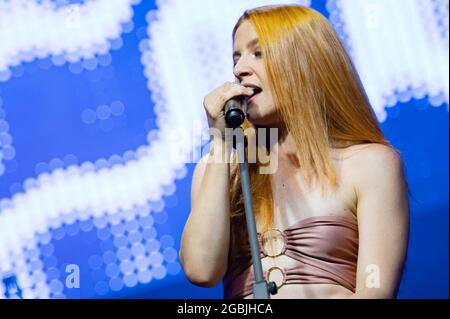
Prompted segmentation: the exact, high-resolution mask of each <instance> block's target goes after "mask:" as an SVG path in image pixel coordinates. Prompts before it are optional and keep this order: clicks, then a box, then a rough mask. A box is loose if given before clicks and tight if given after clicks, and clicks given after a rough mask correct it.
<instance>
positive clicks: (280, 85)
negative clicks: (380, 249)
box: [230, 5, 390, 256]
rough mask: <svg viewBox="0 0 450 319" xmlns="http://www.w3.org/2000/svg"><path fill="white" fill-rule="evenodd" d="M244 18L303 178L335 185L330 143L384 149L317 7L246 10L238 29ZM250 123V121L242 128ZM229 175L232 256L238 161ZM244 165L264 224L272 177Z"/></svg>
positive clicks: (268, 222)
mask: <svg viewBox="0 0 450 319" xmlns="http://www.w3.org/2000/svg"><path fill="white" fill-rule="evenodd" d="M244 21H250V22H251V23H252V24H253V26H254V28H255V30H256V33H257V35H258V39H259V42H260V45H261V47H262V50H263V56H264V63H265V67H266V70H267V74H268V77H269V82H270V86H271V87H270V89H271V91H272V96H273V100H274V103H275V105H276V107H277V109H278V112H279V114H280V116H281V120H282V121H283V123H284V125H285V126H286V128H287V130H288V131H289V132H290V133H291V135H292V138H293V140H294V142H295V144H296V147H297V150H301V152H298V154H297V157H298V163H299V165H300V167H302V170H303V173H304V175H305V177H306V178H307V181H308V182H309V183H312V182H313V181H316V182H317V183H318V185H320V186H321V188H322V189H324V190H325V189H335V188H336V187H337V175H336V171H335V167H334V165H333V162H332V159H331V156H330V148H331V147H334V146H335V145H337V144H339V143H343V144H346V145H355V144H362V143H379V144H383V145H387V146H390V145H389V143H388V142H387V141H386V139H385V137H384V135H383V132H382V130H381V128H380V126H379V123H378V121H377V119H376V116H375V114H374V112H373V110H372V108H371V106H370V104H369V101H368V98H367V96H366V94H365V92H364V89H363V87H362V84H361V82H360V80H359V77H358V74H357V72H356V70H355V67H354V65H353V63H352V61H351V59H350V57H349V56H348V54H347V52H346V50H345V48H344V46H343V44H342V43H341V41H340V39H339V36H338V35H337V33H336V32H335V30H334V29H333V27H332V26H331V24H330V23H329V22H328V21H327V19H326V18H325V17H323V16H322V15H321V14H320V13H318V12H317V11H315V10H313V9H310V8H307V7H303V6H299V5H281V6H265V7H259V8H256V9H252V10H248V11H246V12H245V13H244V14H243V15H242V16H241V17H240V18H239V20H238V22H237V23H236V25H235V27H234V30H233V40H234V36H235V33H236V30H237V29H238V28H239V26H240V25H241V24H242V23H243V22H244ZM251 127H253V128H255V126H254V125H253V124H251V123H249V122H248V121H246V122H245V123H244V129H247V128H251ZM235 159H236V158H234V161H233V163H232V166H231V167H232V172H231V187H230V198H231V229H232V232H231V247H230V248H231V253H230V256H233V255H235V254H236V253H237V252H238V251H239V247H241V246H242V245H241V243H242V240H245V236H246V233H247V231H246V226H245V225H246V223H245V216H244V207H243V198H242V192H241V184H240V178H239V174H238V165H237V163H236V161H235ZM259 165H260V163H259V162H258V161H257V162H256V163H253V164H250V166H249V170H250V179H251V189H252V194H253V203H254V209H255V216H256V219H257V221H258V222H259V223H261V224H262V225H263V227H264V229H269V228H271V227H272V223H273V195H272V188H271V180H270V175H267V174H260V173H259V170H258V167H259Z"/></svg>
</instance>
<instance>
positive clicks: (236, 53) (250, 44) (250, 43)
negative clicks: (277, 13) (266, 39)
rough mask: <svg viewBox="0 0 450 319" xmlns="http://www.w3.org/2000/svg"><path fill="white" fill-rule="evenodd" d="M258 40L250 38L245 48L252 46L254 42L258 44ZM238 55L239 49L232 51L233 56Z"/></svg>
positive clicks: (239, 53)
mask: <svg viewBox="0 0 450 319" xmlns="http://www.w3.org/2000/svg"><path fill="white" fill-rule="evenodd" d="M258 42H259V40H258V38H254V39H253V40H251V41H249V42H248V43H247V48H250V47H252V46H254V45H255V44H258ZM239 55H241V52H239V51H234V52H233V58H234V57H236V56H239Z"/></svg>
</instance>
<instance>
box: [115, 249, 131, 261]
mask: <svg viewBox="0 0 450 319" xmlns="http://www.w3.org/2000/svg"><path fill="white" fill-rule="evenodd" d="M117 258H119V259H120V260H126V259H128V258H131V251H130V250H129V249H128V248H126V247H121V248H119V249H118V250H117Z"/></svg>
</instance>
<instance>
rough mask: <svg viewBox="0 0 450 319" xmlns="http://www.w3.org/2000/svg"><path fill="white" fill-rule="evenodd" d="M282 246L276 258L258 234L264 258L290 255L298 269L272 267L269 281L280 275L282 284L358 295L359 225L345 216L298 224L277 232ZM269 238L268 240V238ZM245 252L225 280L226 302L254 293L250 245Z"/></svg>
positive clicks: (307, 220) (310, 219) (267, 271)
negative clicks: (326, 287) (322, 286)
mask: <svg viewBox="0 0 450 319" xmlns="http://www.w3.org/2000/svg"><path fill="white" fill-rule="evenodd" d="M272 232H274V233H275V234H278V235H279V236H278V237H280V238H281V241H282V245H281V246H280V245H278V246H279V251H278V253H277V254H276V256H274V255H273V251H272V250H271V251H270V253H268V251H267V250H266V249H265V248H264V247H265V243H264V241H263V235H264V234H261V233H258V240H259V247H260V256H261V258H264V257H273V258H275V257H277V256H280V255H286V256H288V257H290V258H292V259H293V261H294V263H295V265H294V266H293V267H289V268H283V267H272V268H270V269H268V270H266V271H265V272H264V276H265V278H266V280H267V281H270V277H271V273H272V272H274V271H277V272H279V274H281V276H280V277H282V282H279V284H278V285H277V286H278V288H280V287H281V286H283V285H290V284H335V285H340V286H342V287H345V288H347V289H349V290H351V291H353V292H354V291H355V287H356V266H357V260H358V225H357V224H356V222H355V221H354V220H353V219H350V218H348V217H343V216H317V217H309V218H306V219H303V220H300V221H298V222H297V223H295V224H293V225H291V226H289V227H288V228H287V229H285V230H283V231H279V230H273V231H272ZM264 238H265V237H264ZM244 251H245V252H246V254H244V255H240V256H238V257H237V258H235V259H234V260H231V261H230V263H229V265H228V269H227V272H226V274H225V276H224V278H223V286H224V298H226V299H238V298H244V297H247V296H249V295H251V294H252V293H253V291H252V290H253V282H254V273H253V265H252V259H251V253H250V245H249V244H248V243H247V246H246V247H245V249H244Z"/></svg>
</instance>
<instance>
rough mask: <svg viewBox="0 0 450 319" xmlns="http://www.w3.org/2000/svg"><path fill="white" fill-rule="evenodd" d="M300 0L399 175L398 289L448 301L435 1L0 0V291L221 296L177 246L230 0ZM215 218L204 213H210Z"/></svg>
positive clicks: (443, 99) (442, 25) (442, 41)
mask: <svg viewBox="0 0 450 319" xmlns="http://www.w3.org/2000/svg"><path fill="white" fill-rule="evenodd" d="M287 2H289V3H298V4H303V5H307V6H311V7H313V8H315V9H317V10H319V11H320V12H321V13H323V14H324V15H325V16H326V17H328V18H329V19H330V21H331V22H332V24H333V25H334V27H335V28H336V30H337V31H338V32H339V34H340V36H341V37H342V39H343V41H344V42H345V45H346V47H347V49H348V51H349V53H350V54H351V57H352V59H353V60H354V62H355V65H356V67H357V68H358V71H359V73H360V76H361V80H362V82H363V84H364V86H365V89H366V91H367V94H368V96H369V98H370V100H371V103H372V106H373V109H374V111H375V113H376V115H377V117H378V119H379V121H380V123H381V125H382V128H383V130H384V132H385V134H386V136H387V138H388V140H389V141H390V142H391V143H392V144H393V145H394V146H395V147H396V148H397V149H398V150H399V151H400V152H401V154H402V156H403V159H404V161H405V165H406V174H407V178H408V182H409V186H410V207H411V239H410V244H409V251H408V259H407V264H406V268H405V272H404V277H403V280H402V284H401V289H400V293H399V297H400V298H448V269H449V268H448V105H449V104H448V102H449V62H448V53H449V33H448V22H449V2H448V0H428V1H419V0H395V1H391V0H364V1H360V0H328V1H325V0H305V1H268V0H267V1H263V0H247V1H236V0H221V1H215V0H191V1H185V0H171V1H169V0H159V1H152V0H145V1H141V0H91V1H87V0H85V1H81V0H80V1H69V0H53V1H51V0H0V298H18V297H22V298H222V297H223V291H222V285H221V284H219V285H218V286H217V287H215V288H210V289H206V288H199V287H196V286H194V285H192V284H190V283H189V281H188V280H187V279H186V277H185V275H184V273H183V271H182V269H181V266H180V263H179V260H178V251H179V243H180V238H181V233H182V230H183V226H184V224H185V222H186V219H187V217H188V214H189V211H190V184H191V178H192V172H193V168H194V166H195V163H196V162H197V161H198V159H199V158H200V156H201V155H202V153H203V152H204V150H205V144H206V142H207V138H208V132H207V130H206V129H207V125H206V122H205V120H206V118H205V115H204V110H203V106H202V100H203V97H204V96H205V95H206V94H207V93H208V92H209V91H210V90H211V89H212V88H214V87H216V86H218V85H220V84H221V83H223V82H225V81H228V80H233V76H232V60H231V51H232V47H231V30H232V27H233V25H234V23H235V21H236V20H237V18H238V17H239V16H240V14H241V13H242V12H243V11H244V10H245V9H247V8H251V7H256V6H260V5H265V4H273V3H287ZM211 227H215V225H211Z"/></svg>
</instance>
